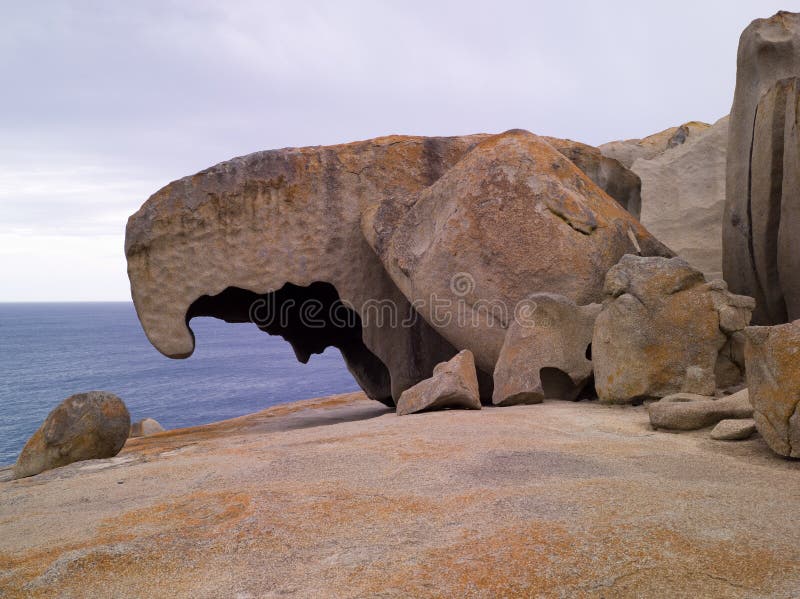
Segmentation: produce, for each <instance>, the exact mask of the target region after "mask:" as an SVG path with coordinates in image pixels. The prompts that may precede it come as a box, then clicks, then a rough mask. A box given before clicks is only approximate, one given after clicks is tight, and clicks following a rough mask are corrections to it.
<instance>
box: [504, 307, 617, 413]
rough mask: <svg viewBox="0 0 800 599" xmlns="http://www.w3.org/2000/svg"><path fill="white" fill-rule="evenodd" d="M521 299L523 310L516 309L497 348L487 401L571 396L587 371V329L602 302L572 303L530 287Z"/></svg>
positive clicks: (538, 400)
mask: <svg viewBox="0 0 800 599" xmlns="http://www.w3.org/2000/svg"><path fill="white" fill-rule="evenodd" d="M526 301H527V302H528V303H529V307H530V310H529V312H528V313H526V314H522V313H519V314H517V317H516V318H515V319H514V320H513V322H512V323H511V325H510V326H509V327H508V332H507V333H506V338H505V341H504V342H503V347H502V348H501V350H500V357H499V358H498V360H497V365H496V366H495V369H494V395H493V396H492V401H493V403H494V404H495V405H512V404H532V403H541V402H542V401H544V399H545V398H549V399H567V400H573V399H575V398H576V397H577V396H578V394H579V393H580V392H581V391H582V389H583V388H584V386H585V385H586V383H587V382H588V381H589V380H590V378H591V376H592V361H591V343H592V331H593V329H594V321H595V319H596V318H597V315H598V314H599V313H600V309H601V307H602V306H601V305H600V304H589V305H587V306H577V305H575V303H574V302H572V301H570V300H568V299H567V298H565V297H563V296H560V295H555V294H551V293H536V294H533V295H531V296H529V297H528V298H527V300H526Z"/></svg>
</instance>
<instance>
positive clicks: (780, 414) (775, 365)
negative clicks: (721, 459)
mask: <svg viewBox="0 0 800 599" xmlns="http://www.w3.org/2000/svg"><path fill="white" fill-rule="evenodd" d="M745 336H746V337H747V344H746V346H745V361H746V363H747V385H748V387H749V389H750V401H751V402H752V403H753V408H754V409H755V414H754V416H753V418H754V419H755V421H756V426H757V427H758V432H759V433H761V436H762V437H764V439H765V440H766V442H767V443H768V444H769V446H770V447H771V448H772V449H773V450H774V451H775V452H776V453H779V454H780V455H784V456H791V457H794V458H800V321H794V322H791V323H788V324H784V325H778V326H774V327H748V328H747V329H745Z"/></svg>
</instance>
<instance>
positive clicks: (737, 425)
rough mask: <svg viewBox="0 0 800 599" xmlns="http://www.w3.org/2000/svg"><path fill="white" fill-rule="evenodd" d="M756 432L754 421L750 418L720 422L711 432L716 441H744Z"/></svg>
mask: <svg viewBox="0 0 800 599" xmlns="http://www.w3.org/2000/svg"><path fill="white" fill-rule="evenodd" d="M754 432H756V421H755V420H753V419H752V418H743V419H741V420H720V421H719V422H718V423H717V426H715V427H714V429H713V430H712V431H711V438H712V439H715V440H716V441H744V440H745V439H749V438H750V437H751V436H752V435H753V433H754Z"/></svg>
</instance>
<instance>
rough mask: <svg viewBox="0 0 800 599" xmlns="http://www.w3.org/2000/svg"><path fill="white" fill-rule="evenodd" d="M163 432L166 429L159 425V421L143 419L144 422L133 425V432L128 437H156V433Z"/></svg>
mask: <svg viewBox="0 0 800 599" xmlns="http://www.w3.org/2000/svg"><path fill="white" fill-rule="evenodd" d="M163 432H164V427H163V426H161V424H159V422H158V420H155V419H153V418H143V419H142V420H139V421H138V422H134V423H133V424H132V425H131V432H130V434H129V435H128V437H130V438H135V437H146V436H147V435H155V434H156V433H163Z"/></svg>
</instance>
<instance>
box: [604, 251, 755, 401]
mask: <svg viewBox="0 0 800 599" xmlns="http://www.w3.org/2000/svg"><path fill="white" fill-rule="evenodd" d="M604 291H605V294H606V296H607V299H606V300H605V301H604V304H603V310H602V312H601V313H600V315H599V316H598V317H597V321H596V322H595V328H594V335H593V340H592V361H593V363H594V373H595V387H596V389H597V393H598V396H599V397H600V399H601V401H604V402H608V403H631V402H637V401H641V400H644V399H648V398H658V397H664V396H666V395H670V394H673V393H680V392H683V393H694V394H698V395H708V396H710V395H713V394H714V392H715V390H716V387H717V381H716V371H717V363H718V361H719V360H720V354H721V352H722V353H723V359H729V358H730V356H732V355H734V354H733V353H732V352H730V351H727V352H723V349H724V348H726V345H727V343H728V341H729V339H730V338H731V336H732V335H734V334H735V333H736V332H738V331H740V330H741V329H743V328H744V327H745V326H746V325H747V323H748V322H749V319H750V313H751V311H752V309H753V300H752V299H751V298H748V297H744V296H736V295H733V294H731V293H729V292H728V291H727V289H726V287H725V283H724V282H723V281H713V282H711V283H707V282H706V281H705V279H704V278H703V274H702V273H701V272H700V271H698V270H696V269H694V268H692V267H691V266H690V265H689V264H688V263H687V262H686V261H684V260H682V259H680V258H672V259H666V258H659V257H650V258H643V257H638V256H625V257H623V258H622V260H620V262H619V264H617V265H616V266H614V267H613V268H612V269H610V270H609V271H608V274H607V275H606V282H605V288H604ZM729 384H730V381H726V385H725V386H729Z"/></svg>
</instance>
